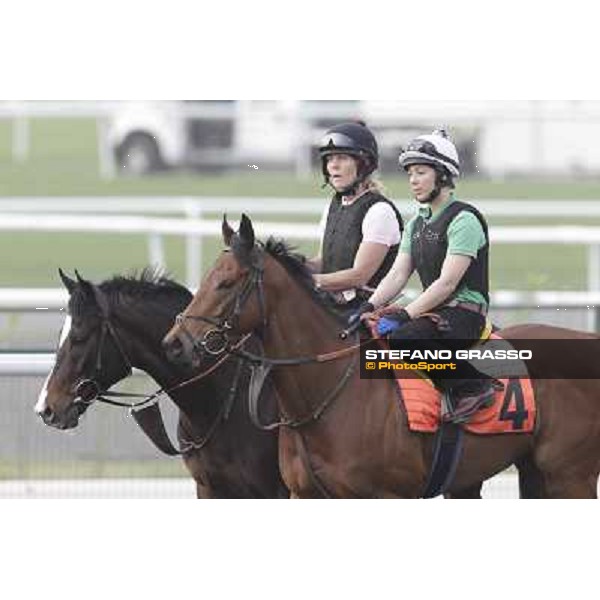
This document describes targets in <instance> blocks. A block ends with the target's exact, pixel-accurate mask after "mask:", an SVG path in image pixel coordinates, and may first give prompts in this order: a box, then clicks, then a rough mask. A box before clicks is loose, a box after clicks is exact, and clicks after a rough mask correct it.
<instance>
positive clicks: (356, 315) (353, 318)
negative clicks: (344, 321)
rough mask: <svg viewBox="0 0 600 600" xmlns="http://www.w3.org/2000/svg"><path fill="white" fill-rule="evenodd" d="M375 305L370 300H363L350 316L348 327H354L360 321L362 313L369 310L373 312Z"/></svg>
mask: <svg viewBox="0 0 600 600" xmlns="http://www.w3.org/2000/svg"><path fill="white" fill-rule="evenodd" d="M374 310H375V307H374V306H373V305H372V304H371V303H370V302H363V303H362V304H361V305H360V306H359V307H358V308H357V309H356V310H355V311H354V312H353V313H352V314H351V315H350V316H349V317H348V327H352V326H353V325H355V324H356V323H358V321H360V318H361V316H362V315H364V314H365V313H368V312H373V311H374Z"/></svg>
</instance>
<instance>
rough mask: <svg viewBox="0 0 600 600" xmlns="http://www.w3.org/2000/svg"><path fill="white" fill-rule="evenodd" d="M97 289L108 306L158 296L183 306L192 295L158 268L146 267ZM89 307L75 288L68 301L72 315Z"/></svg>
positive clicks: (88, 301) (84, 296)
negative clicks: (171, 298)
mask: <svg viewBox="0 0 600 600" xmlns="http://www.w3.org/2000/svg"><path fill="white" fill-rule="evenodd" d="M98 287H99V288H100V289H101V290H102V291H103V292H104V293H105V295H106V296H107V299H108V301H109V303H110V304H114V303H116V302H119V300H121V299H122V298H124V297H127V298H134V299H140V300H144V299H155V300H156V298H157V297H159V296H163V295H169V296H171V297H176V298H177V299H178V301H179V303H183V304H186V303H188V302H189V301H190V300H191V299H192V294H191V292H190V291H189V290H188V289H187V288H186V287H184V286H183V285H181V284H179V283H177V282H176V281H174V280H173V279H170V278H169V277H168V276H167V275H166V274H165V273H163V271H162V270H161V269H159V268H151V267H146V268H144V269H142V270H141V271H140V272H139V273H137V272H133V273H132V274H131V275H114V276H113V277H112V278H111V279H107V280H105V281H103V282H102V283H100V284H98ZM89 306H90V298H89V296H88V295H87V294H86V293H85V292H84V291H83V288H82V287H81V286H77V288H75V291H74V293H73V294H72V296H71V300H70V308H71V312H72V314H83V312H84V311H85V310H86V307H89ZM88 310H89V308H88Z"/></svg>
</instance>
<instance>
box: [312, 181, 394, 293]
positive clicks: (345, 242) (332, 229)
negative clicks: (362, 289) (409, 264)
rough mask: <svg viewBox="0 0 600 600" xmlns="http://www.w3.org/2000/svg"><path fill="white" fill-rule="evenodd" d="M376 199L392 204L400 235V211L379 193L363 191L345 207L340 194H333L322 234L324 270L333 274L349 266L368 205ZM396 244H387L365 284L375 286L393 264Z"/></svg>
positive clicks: (354, 255) (376, 200) (360, 240)
mask: <svg viewBox="0 0 600 600" xmlns="http://www.w3.org/2000/svg"><path fill="white" fill-rule="evenodd" d="M377 202H385V203H386V204H389V205H390V206H391V207H392V210H393V211H394V213H395V215H396V219H397V221H398V226H399V227H400V234H402V231H403V229H404V225H403V222H402V216H401V215H400V212H399V211H398V209H397V208H396V207H395V206H394V204H393V203H392V202H390V201H389V200H388V199H387V198H384V197H383V196H382V195H381V194H378V193H376V192H366V193H365V194H363V195H362V196H361V197H360V198H358V199H357V200H355V201H354V202H353V203H352V204H349V205H347V206H343V205H342V199H341V197H340V195H339V194H336V195H335V196H334V197H333V198H332V199H331V204H330V205H329V213H328V215H327V224H326V226H325V235H324V237H323V251H322V261H323V264H322V272H323V273H334V272H335V271H341V270H343V269H350V268H352V266H353V265H354V258H355V257H356V253H357V252H358V247H359V246H360V244H361V242H362V237H363V236H362V222H363V220H364V218H365V215H366V214H367V211H368V210H369V208H371V206H373V204H376V203H377ZM398 246H399V245H398V244H395V245H393V246H390V248H389V250H388V252H387V254H386V255H385V258H384V260H383V263H382V264H381V266H380V267H379V269H377V272H376V273H375V274H374V275H373V277H371V279H370V280H369V282H368V284H367V285H369V286H370V287H376V286H377V284H378V283H379V282H380V281H381V280H382V279H383V278H384V277H385V275H386V273H387V272H388V271H389V270H390V268H391V266H392V264H394V260H395V259H396V255H397V254H398Z"/></svg>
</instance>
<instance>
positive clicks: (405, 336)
mask: <svg viewBox="0 0 600 600" xmlns="http://www.w3.org/2000/svg"><path fill="white" fill-rule="evenodd" d="M432 312H433V313H434V314H435V315H437V316H438V318H439V319H436V320H437V321H438V322H437V323H436V322H435V321H434V320H433V319H432V318H430V317H419V318H417V319H413V320H412V321H409V322H408V323H406V324H404V325H402V326H401V327H400V328H399V329H396V330H395V331H393V332H392V333H391V334H390V336H389V337H390V339H391V340H394V341H393V346H392V347H393V348H397V349H406V350H451V351H452V352H454V351H456V350H466V349H468V348H470V347H471V346H473V344H474V343H475V342H476V341H477V340H478V339H479V338H480V336H481V333H482V331H483V328H484V327H485V317H484V316H483V315H480V314H477V313H475V312H472V311H470V310H466V309H464V308H457V307H456V308H450V307H445V308H440V309H436V310H435V311H432ZM421 360H422V359H418V358H416V359H414V360H407V361H406V362H408V363H417V362H420V361H421ZM428 362H436V361H428ZM437 362H448V361H437ZM451 362H453V363H456V370H455V371H453V375H452V378H444V375H443V373H444V371H430V372H429V375H430V377H431V379H432V380H433V382H434V383H435V385H436V386H437V387H438V388H440V389H441V390H442V391H452V392H454V393H458V394H463V393H470V392H477V391H479V390H480V389H481V388H482V386H483V385H487V384H488V380H489V379H490V377H489V376H488V375H486V374H484V373H481V372H479V371H478V370H477V369H475V368H474V367H473V366H472V365H471V364H470V363H469V362H468V361H466V360H456V359H455V358H452V361H451Z"/></svg>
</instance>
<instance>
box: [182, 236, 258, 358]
mask: <svg viewBox="0 0 600 600" xmlns="http://www.w3.org/2000/svg"><path fill="white" fill-rule="evenodd" d="M229 251H230V250H225V252H229ZM263 278H264V253H263V251H262V249H261V248H259V247H255V248H254V249H253V250H252V252H251V257H250V262H249V268H248V272H247V274H246V277H245V278H244V281H243V283H242V286H241V289H240V292H239V294H237V295H236V296H235V298H234V300H233V306H232V308H231V311H230V312H229V314H227V316H225V317H221V318H213V317H204V316H201V315H186V314H184V313H179V314H178V315H177V316H176V317H175V323H176V324H177V325H179V328H180V330H181V332H182V333H183V335H184V336H185V337H186V338H187V340H188V342H189V343H190V346H191V349H192V353H193V354H195V355H196V356H197V357H199V358H202V355H203V354H204V353H206V354H209V355H211V356H219V355H221V354H223V352H228V353H231V348H232V346H231V340H230V338H229V334H230V333H231V332H233V331H235V330H236V328H237V326H238V323H239V318H240V314H241V312H242V309H243V308H244V305H245V304H246V301H247V300H248V298H249V297H250V295H251V294H252V292H253V291H254V290H255V289H256V291H257V294H258V305H259V310H260V316H261V329H260V331H258V332H257V333H258V335H259V337H260V335H261V333H262V332H263V331H264V330H265V329H266V327H267V317H266V310H265V291H264V281H263ZM188 320H190V321H202V322H204V323H208V324H209V325H213V328H212V329H209V330H208V331H206V333H205V334H204V335H203V336H202V339H200V340H198V339H196V338H195V337H194V336H193V335H192V334H191V333H190V331H189V329H188V328H187V327H186V326H185V323H186V321H188Z"/></svg>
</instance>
